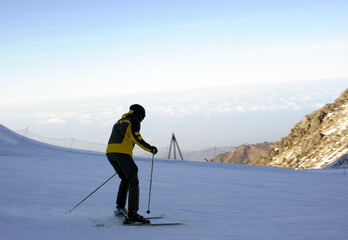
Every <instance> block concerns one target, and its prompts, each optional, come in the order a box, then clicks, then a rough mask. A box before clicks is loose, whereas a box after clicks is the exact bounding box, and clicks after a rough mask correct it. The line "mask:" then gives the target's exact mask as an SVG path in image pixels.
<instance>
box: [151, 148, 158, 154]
mask: <svg viewBox="0 0 348 240" xmlns="http://www.w3.org/2000/svg"><path fill="white" fill-rule="evenodd" d="M151 152H152V153H153V154H154V155H155V154H156V153H157V152H158V150H157V148H156V147H155V146H152V147H151Z"/></svg>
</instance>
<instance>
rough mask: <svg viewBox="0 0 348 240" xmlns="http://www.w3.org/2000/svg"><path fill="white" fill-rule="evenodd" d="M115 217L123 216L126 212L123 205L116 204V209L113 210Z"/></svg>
mask: <svg viewBox="0 0 348 240" xmlns="http://www.w3.org/2000/svg"><path fill="white" fill-rule="evenodd" d="M114 213H115V216H116V217H123V216H126V215H127V214H128V211H127V210H126V209H125V208H124V207H123V208H122V207H119V206H116V210H115V211H114Z"/></svg>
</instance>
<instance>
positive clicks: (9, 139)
mask: <svg viewBox="0 0 348 240" xmlns="http://www.w3.org/2000/svg"><path fill="white" fill-rule="evenodd" d="M0 127H1V129H0V238H1V239H4V240H21V239H26V240H27V239H31V240H47V239H50V240H60V239H61V240H69V239H71V240H76V239H83V240H96V239H103V240H108V239H110V240H111V239H112V240H116V239H127V240H128V239H145V240H154V239H167V240H170V239H188V240H193V239H197V240H202V239H207V240H208V239H209V240H213V239H223V240H227V239H236V240H242V239H248V240H249V239H260V240H261V239H262V240H270V239H274V240H287V239H289V240H299V239H316V240H317V239H322V240H331V239H334V240H346V239H348V230H347V220H348V200H347V199H348V184H347V182H348V173H345V170H343V169H340V170H299V171H296V170H293V169H283V168H274V167H263V166H244V165H234V164H223V163H212V162H209V163H205V162H188V161H175V160H163V159H157V158H156V157H155V162H154V172H153V182H152V197H151V208H150V210H151V215H159V214H161V213H165V214H166V217H165V218H163V219H161V220H153V222H156V221H158V222H159V221H168V222H172V221H181V220H185V224H184V225H177V226H154V227H151V226H138V227H124V226H119V227H115V228H106V227H97V226H95V222H98V221H100V220H102V219H107V218H112V217H113V210H114V208H115V196H116V193H117V189H118V184H119V179H118V177H117V176H115V177H114V178H113V179H112V180H110V181H109V182H108V183H106V184H105V185H104V186H103V187H102V188H101V189H99V190H98V191H97V192H96V193H94V194H93V195H92V196H91V197H90V198H88V199H87V200H86V201H85V202H83V203H82V204H81V205H80V206H79V207H77V208H76V209H75V210H73V211H72V212H71V213H69V209H71V208H72V207H74V206H75V205H76V204H77V203H79V202H80V201H81V200H82V199H83V198H84V197H86V196H87V195H88V194H89V193H91V192H92V191H93V190H94V189H96V188H97V187H98V186H99V185H100V184H102V183H103V182H104V181H105V180H107V179H108V178H109V177H110V176H112V175H113V174H114V171H113V169H112V167H111V166H110V165H109V163H108V161H107V159H106V157H105V156H104V155H103V154H93V153H88V152H86V153H84V152H83V151H81V152H68V151H64V149H62V148H54V147H50V148H47V145H44V144H41V143H38V142H35V141H32V140H28V139H25V138H23V136H20V135H16V134H15V133H12V132H10V131H8V130H6V131H1V130H4V127H3V126H0ZM16 138H17V139H16ZM18 138H23V141H21V142H20V143H18V142H19V141H18ZM135 160H136V163H137V165H138V167H139V179H140V211H139V213H140V214H143V215H147V214H146V210H147V204H148V191H149V182H150V170H151V155H150V154H149V157H148V158H137V157H135Z"/></svg>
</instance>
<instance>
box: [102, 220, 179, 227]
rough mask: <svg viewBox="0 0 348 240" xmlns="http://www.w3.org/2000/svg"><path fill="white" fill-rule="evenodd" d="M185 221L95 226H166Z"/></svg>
mask: <svg viewBox="0 0 348 240" xmlns="http://www.w3.org/2000/svg"><path fill="white" fill-rule="evenodd" d="M184 223H185V221H181V222H159V223H131V224H124V223H118V224H114V223H110V224H97V225H96V226H97V227H120V226H168V225H181V224H184Z"/></svg>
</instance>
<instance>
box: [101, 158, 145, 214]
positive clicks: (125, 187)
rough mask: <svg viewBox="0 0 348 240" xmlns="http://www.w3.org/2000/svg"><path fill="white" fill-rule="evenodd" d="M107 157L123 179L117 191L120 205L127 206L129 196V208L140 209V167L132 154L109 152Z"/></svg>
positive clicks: (117, 201)
mask: <svg viewBox="0 0 348 240" xmlns="http://www.w3.org/2000/svg"><path fill="white" fill-rule="evenodd" d="M107 158H108V160H109V162H110V164H111V165H112V167H113V168H114V169H115V171H116V173H117V174H118V176H119V177H120V179H121V182H120V186H119V189H118V193H117V198H116V204H117V206H118V207H121V208H124V207H125V206H126V201H127V194H128V192H129V196H128V210H135V211H138V210H139V179H138V167H137V165H136V164H135V162H134V160H133V158H132V156H131V155H128V154H122V153H108V154H107Z"/></svg>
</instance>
